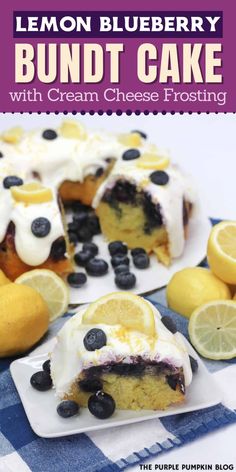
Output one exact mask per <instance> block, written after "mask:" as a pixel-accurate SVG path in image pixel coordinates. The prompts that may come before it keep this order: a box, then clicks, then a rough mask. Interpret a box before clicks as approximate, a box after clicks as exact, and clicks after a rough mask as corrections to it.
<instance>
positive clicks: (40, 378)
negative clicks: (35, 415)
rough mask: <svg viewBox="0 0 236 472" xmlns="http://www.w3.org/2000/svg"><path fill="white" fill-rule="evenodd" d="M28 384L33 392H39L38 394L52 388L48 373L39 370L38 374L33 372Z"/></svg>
mask: <svg viewBox="0 0 236 472" xmlns="http://www.w3.org/2000/svg"><path fill="white" fill-rule="evenodd" d="M30 383H31V385H32V387H34V388H35V390H39V392H46V390H49V389H50V388H51V387H52V379H51V377H50V375H49V373H48V372H45V371H44V370H40V371H39V372H35V374H33V375H32V377H31V379H30Z"/></svg>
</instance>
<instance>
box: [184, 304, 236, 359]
mask: <svg viewBox="0 0 236 472" xmlns="http://www.w3.org/2000/svg"><path fill="white" fill-rule="evenodd" d="M188 330H189V336H190V340H191V343H192V344H193V346H194V347H195V348H196V349H197V351H198V352H199V353H200V354H201V355H202V356H203V357H206V358H207V359H214V360H220V359H232V358H233V357H236V303H235V302H233V301H231V300H224V301H215V302H210V303H206V304H205V305H202V306H201V307H199V308H197V309H196V310H195V311H194V312H193V314H192V316H191V318H190V321H189V327H188Z"/></svg>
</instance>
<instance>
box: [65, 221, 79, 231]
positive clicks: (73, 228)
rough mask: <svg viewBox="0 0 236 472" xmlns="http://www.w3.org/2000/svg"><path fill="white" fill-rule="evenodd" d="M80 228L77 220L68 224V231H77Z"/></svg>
mask: <svg viewBox="0 0 236 472" xmlns="http://www.w3.org/2000/svg"><path fill="white" fill-rule="evenodd" d="M78 229H79V225H78V222H77V221H72V222H71V223H69V224H68V231H74V232H75V233H76V231H78Z"/></svg>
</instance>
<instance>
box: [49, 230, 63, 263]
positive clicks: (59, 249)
mask: <svg viewBox="0 0 236 472" xmlns="http://www.w3.org/2000/svg"><path fill="white" fill-rule="evenodd" d="M65 252H66V242H65V238H64V237H63V236H62V237H60V238H58V239H56V241H54V242H53V243H52V247H51V251H50V257H51V258H52V259H53V260H54V261H59V260H60V259H63V258H64V257H65Z"/></svg>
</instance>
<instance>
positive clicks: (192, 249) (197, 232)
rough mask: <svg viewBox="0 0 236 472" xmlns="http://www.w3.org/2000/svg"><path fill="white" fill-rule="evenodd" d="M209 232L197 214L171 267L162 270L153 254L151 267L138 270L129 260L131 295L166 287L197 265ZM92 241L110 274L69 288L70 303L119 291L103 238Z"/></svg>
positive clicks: (202, 216) (97, 237)
mask: <svg viewBox="0 0 236 472" xmlns="http://www.w3.org/2000/svg"><path fill="white" fill-rule="evenodd" d="M210 231H211V223H210V221H209V218H208V217H207V216H205V215H204V214H203V213H201V212H200V211H199V213H198V215H197V216H196V217H195V218H193V219H192V220H190V225H189V237H188V240H187V241H186V245H185V249H184V253H183V255H182V256H181V257H180V258H178V259H175V260H174V261H173V263H172V265H171V267H164V266H163V265H162V264H160V263H159V262H158V261H157V258H156V257H155V255H152V256H151V258H150V261H151V263H150V267H149V268H148V269H144V270H140V269H136V268H135V267H134V266H133V263H132V258H131V257H130V260H131V263H130V270H131V272H133V273H134V274H135V275H136V278H137V283H136V286H135V287H134V288H133V289H132V290H130V292H133V293H136V294H139V295H141V294H142V295H143V294H145V293H148V292H152V291H154V290H157V289H159V288H161V287H164V286H165V285H167V284H168V282H169V280H170V278H171V277H172V275H173V274H174V273H175V272H177V271H178V270H180V269H183V268H184V267H188V266H196V265H198V264H199V263H200V262H201V261H202V260H203V259H204V257H205V256H206V247H207V241H208V237H209V234H210ZM93 241H94V242H95V243H96V244H97V245H98V247H99V254H98V256H97V257H101V258H102V259H105V260H106V261H107V262H108V263H109V271H108V273H107V274H106V275H104V276H102V277H90V276H88V280H87V283H86V284H85V285H84V286H83V287H80V288H77V289H76V288H71V289H70V303H71V304H81V303H90V302H93V301H94V300H96V299H97V298H99V297H101V296H103V295H107V294H108V293H111V292H115V291H117V290H119V289H118V288H117V286H116V285H115V282H114V278H115V276H114V271H113V269H112V267H111V264H110V254H109V252H108V247H107V241H105V239H104V237H103V236H102V235H99V236H96V237H94V239H93ZM81 247H82V244H79V245H78V246H77V247H76V252H77V251H79V250H80V249H81ZM77 270H78V271H79V272H84V269H83V268H77Z"/></svg>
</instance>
